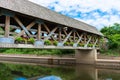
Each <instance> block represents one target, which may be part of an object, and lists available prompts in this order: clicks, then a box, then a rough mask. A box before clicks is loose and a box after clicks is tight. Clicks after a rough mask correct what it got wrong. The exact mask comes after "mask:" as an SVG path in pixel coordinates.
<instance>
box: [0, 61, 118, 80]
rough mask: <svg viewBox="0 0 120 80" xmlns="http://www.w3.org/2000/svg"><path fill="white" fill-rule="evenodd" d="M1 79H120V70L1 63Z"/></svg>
mask: <svg viewBox="0 0 120 80" xmlns="http://www.w3.org/2000/svg"><path fill="white" fill-rule="evenodd" d="M0 80H120V70H113V69H100V68H99V69H98V68H95V67H94V66H89V65H74V66H71V65H68V66H62V65H59V66H53V65H52V66H50V65H33V64H20V63H3V62H2V63H0Z"/></svg>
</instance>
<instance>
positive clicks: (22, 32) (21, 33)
mask: <svg viewBox="0 0 120 80" xmlns="http://www.w3.org/2000/svg"><path fill="white" fill-rule="evenodd" d="M34 25H35V22H34V21H33V22H31V23H30V24H29V25H28V26H27V27H26V29H27V30H30V28H31V27H32V26H34ZM24 32H25V31H24V30H22V31H21V32H20V33H19V34H17V36H16V37H18V36H21V35H23V34H24Z"/></svg>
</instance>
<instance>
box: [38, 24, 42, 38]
mask: <svg viewBox="0 0 120 80" xmlns="http://www.w3.org/2000/svg"><path fill="white" fill-rule="evenodd" d="M37 39H38V40H41V24H38V34H37Z"/></svg>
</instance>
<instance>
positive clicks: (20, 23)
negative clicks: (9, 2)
mask: <svg viewBox="0 0 120 80" xmlns="http://www.w3.org/2000/svg"><path fill="white" fill-rule="evenodd" d="M14 19H15V21H16V22H17V23H18V24H19V25H20V27H21V28H22V29H23V30H24V31H25V32H26V34H27V35H28V36H29V37H31V34H30V33H29V31H28V30H27V29H26V28H25V26H24V25H23V24H22V22H21V21H20V20H19V19H18V18H17V17H16V16H14Z"/></svg>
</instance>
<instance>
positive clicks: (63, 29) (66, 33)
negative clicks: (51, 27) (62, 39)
mask: <svg viewBox="0 0 120 80" xmlns="http://www.w3.org/2000/svg"><path fill="white" fill-rule="evenodd" d="M63 32H64V33H65V36H67V35H68V33H67V32H66V31H65V30H64V29H63ZM68 40H69V41H70V42H72V40H71V39H70V38H68Z"/></svg>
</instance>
